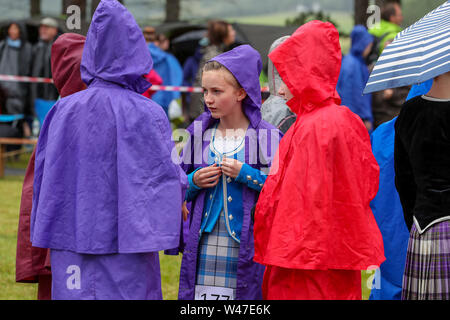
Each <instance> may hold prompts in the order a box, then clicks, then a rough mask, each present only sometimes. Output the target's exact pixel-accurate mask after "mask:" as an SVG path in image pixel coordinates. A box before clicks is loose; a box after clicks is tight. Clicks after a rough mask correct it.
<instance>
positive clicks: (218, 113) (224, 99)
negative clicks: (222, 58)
mask: <svg viewBox="0 0 450 320" xmlns="http://www.w3.org/2000/svg"><path fill="white" fill-rule="evenodd" d="M235 82H236V80H235V79H234V77H233V75H232V74H231V73H230V72H229V71H227V70H224V69H220V70H211V71H204V72H203V76H202V87H203V98H204V100H205V104H206V106H207V107H208V109H209V111H211V115H212V117H213V118H215V119H220V118H222V117H226V116H228V115H230V114H232V113H233V112H236V110H237V108H240V107H241V102H242V100H244V98H245V97H246V95H247V94H246V93H245V90H244V89H242V88H238V86H237V84H236V83H235Z"/></svg>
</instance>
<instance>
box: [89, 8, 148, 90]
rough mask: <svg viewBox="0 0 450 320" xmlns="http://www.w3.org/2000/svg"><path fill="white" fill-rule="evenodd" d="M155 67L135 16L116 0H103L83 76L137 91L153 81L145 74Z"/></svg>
mask: <svg viewBox="0 0 450 320" xmlns="http://www.w3.org/2000/svg"><path fill="white" fill-rule="evenodd" d="M152 67H153V61H152V57H151V55H150V52H149V50H148V48H147V44H146V43H145V39H144V35H143V34H142V31H141V29H140V28H139V26H138V25H137V23H136V21H135V20H134V18H133V16H132V15H131V13H130V12H128V11H127V9H126V8H125V7H124V6H123V5H122V4H120V3H119V2H118V1H116V0H103V1H101V2H100V4H99V5H98V7H97V10H95V13H94V16H93V17H92V22H91V25H90V27H89V31H88V33H87V36H86V45H85V47H84V51H83V58H82V60H81V78H82V79H83V81H84V82H85V83H86V84H87V85H88V86H89V85H90V84H91V83H92V81H93V80H94V79H102V80H105V81H109V82H113V83H116V84H118V85H120V86H122V87H124V88H127V89H130V90H132V91H135V92H137V93H143V92H144V91H146V90H147V89H148V88H149V87H150V84H149V82H148V81H147V80H146V79H144V78H143V77H142V76H143V75H146V74H148V73H149V72H150V70H151V69H152Z"/></svg>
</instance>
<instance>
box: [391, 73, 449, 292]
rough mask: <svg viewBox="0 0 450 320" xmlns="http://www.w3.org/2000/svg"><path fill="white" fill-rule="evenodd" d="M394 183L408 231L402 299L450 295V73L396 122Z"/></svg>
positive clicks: (406, 106) (413, 101)
mask: <svg viewBox="0 0 450 320" xmlns="http://www.w3.org/2000/svg"><path fill="white" fill-rule="evenodd" d="M394 168H395V186H396V188H397V191H398V194H399V197H400V202H401V204H402V208H403V214H404V219H405V222H406V226H407V227H408V229H409V230H410V236H409V242H408V249H407V254H406V264H405V271H404V275H403V283H402V299H403V300H449V299H450V72H446V73H444V74H441V75H439V76H437V77H435V78H434V80H433V85H432V86H431V89H430V91H429V92H428V93H426V94H425V95H421V96H417V97H415V98H413V99H411V100H408V101H407V102H406V103H405V104H404V105H403V107H402V110H401V112H400V115H399V116H398V118H397V121H396V122H395V145H394Z"/></svg>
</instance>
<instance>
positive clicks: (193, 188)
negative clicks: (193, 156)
mask: <svg viewBox="0 0 450 320" xmlns="http://www.w3.org/2000/svg"><path fill="white" fill-rule="evenodd" d="M198 170H200V168H198V169H196V170H195V171H192V172H191V173H190V174H188V175H187V177H188V183H189V185H188V188H187V190H186V196H185V198H184V200H186V201H187V202H191V201H192V200H194V199H195V198H196V197H197V195H198V193H199V192H200V190H202V189H201V188H200V187H198V186H197V185H196V184H195V183H194V174H195V173H196V172H197V171H198Z"/></svg>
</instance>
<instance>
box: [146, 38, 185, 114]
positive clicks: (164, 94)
mask: <svg viewBox="0 0 450 320" xmlns="http://www.w3.org/2000/svg"><path fill="white" fill-rule="evenodd" d="M148 48H149V50H150V53H151V55H152V59H153V63H154V64H153V68H154V69H155V71H156V72H157V73H158V74H159V76H160V77H161V78H162V80H163V83H162V84H163V85H165V86H180V85H181V84H182V83H183V69H182V68H181V66H180V63H179V62H178V60H177V59H176V58H175V57H174V56H173V55H172V54H170V53H168V52H165V51H164V50H161V49H160V48H159V47H157V46H156V45H154V44H153V43H150V44H149V45H148ZM179 96H180V93H179V92H176V91H158V92H156V93H155V94H154V95H153V96H152V100H153V101H155V102H156V103H158V104H159V105H160V106H162V107H163V108H164V111H165V112H166V113H167V112H168V111H169V104H170V102H171V101H172V100H174V99H178V98H179Z"/></svg>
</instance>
